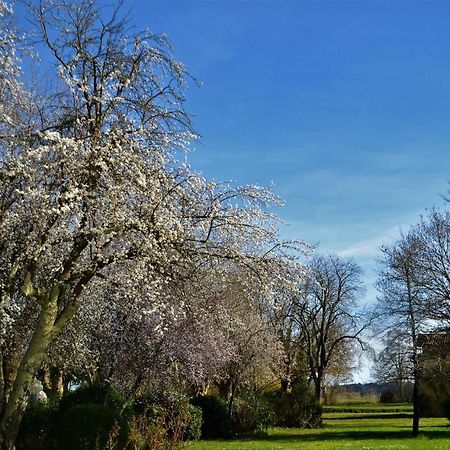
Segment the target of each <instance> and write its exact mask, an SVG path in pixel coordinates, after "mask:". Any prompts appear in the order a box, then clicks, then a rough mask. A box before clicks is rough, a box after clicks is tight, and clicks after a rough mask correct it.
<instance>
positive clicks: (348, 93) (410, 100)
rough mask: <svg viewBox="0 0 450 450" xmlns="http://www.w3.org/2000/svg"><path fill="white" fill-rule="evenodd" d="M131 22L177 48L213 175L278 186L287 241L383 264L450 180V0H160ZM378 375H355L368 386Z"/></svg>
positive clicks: (367, 265)
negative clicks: (193, 80) (385, 246)
mask: <svg viewBox="0 0 450 450" xmlns="http://www.w3.org/2000/svg"><path fill="white" fill-rule="evenodd" d="M133 16H134V17H135V18H139V22H138V24H139V25H145V26H148V27H149V28H151V29H152V30H153V31H155V32H164V33H166V34H167V35H168V37H169V38H170V39H171V41H172V42H173V44H174V45H175V49H176V51H175V55H176V57H177V58H178V59H179V60H181V61H182V62H184V63H185V64H187V66H188V68H189V70H190V71H191V72H192V73H193V74H194V75H195V76H196V77H197V78H199V79H200V80H202V81H203V83H204V84H203V86H202V87H201V88H200V89H197V88H195V87H194V88H192V89H191V90H190V91H189V92H188V103H187V108H188V110H189V111H191V112H192V113H193V114H195V126H196V128H197V130H198V131H199V132H200V133H201V135H202V139H201V142H200V143H198V144H197V145H196V148H195V150H194V152H193V153H192V154H191V155H190V156H189V159H190V161H191V164H192V166H193V168H195V169H197V170H200V171H202V172H203V174H204V175H205V176H207V177H213V178H216V179H220V180H224V179H226V180H230V179H231V180H236V181H237V182H238V183H253V182H257V183H261V184H263V185H268V184H270V183H271V182H273V183H274V184H275V191H276V192H277V193H278V194H279V195H280V196H281V197H283V198H284V200H285V201H286V206H285V207H284V208H283V209H282V210H280V211H279V214H280V215H281V217H282V218H283V219H284V220H285V221H287V222H289V223H290V224H291V225H290V226H288V227H286V228H284V229H283V234H284V235H285V236H287V237H293V238H301V239H306V240H308V241H309V242H314V243H317V242H319V243H320V245H319V250H320V251H323V252H336V253H339V254H341V255H345V256H353V257H354V258H355V259H356V260H357V261H358V262H359V263H360V264H361V266H362V268H363V270H364V272H365V280H366V283H367V295H366V298H365V301H367V302H373V301H374V300H375V296H376V292H375V289H374V288H373V282H374V280H375V272H374V266H375V264H374V257H375V256H376V254H377V251H378V248H379V246H380V245H381V244H382V243H386V242H389V241H390V240H392V239H395V238H396V237H398V235H399V232H400V229H407V228H408V227H409V225H411V224H413V223H415V222H416V221H417V220H418V219H419V216H420V214H421V213H423V212H424V210H425V208H429V207H431V206H433V205H436V206H443V205H444V202H443V200H442V198H441V197H440V194H444V193H445V192H446V191H447V187H448V186H447V183H448V179H449V176H450V173H449V167H450V27H449V26H448V24H449V21H450V2H431V1H422V2H419V1H390V2H382V1H351V2H344V1H328V2H323V1H310V2H306V1H300V0H298V1H293V0H292V1H283V0H280V1H261V0H260V1H256V0H255V1H252V0H247V1H244V0H241V1H230V0H222V1H221V0H217V1H213V0H210V1H195V0H184V1H170V0H166V1H150V2H145V1H142V2H137V3H136V7H135V13H134V14H133ZM367 377H368V370H367V369H366V370H362V371H361V372H360V373H359V374H357V375H356V377H355V379H356V380H358V381H359V380H365V379H367Z"/></svg>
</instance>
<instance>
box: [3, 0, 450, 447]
mask: <svg viewBox="0 0 450 450" xmlns="http://www.w3.org/2000/svg"><path fill="white" fill-rule="evenodd" d="M27 7H28V11H29V14H30V17H31V18H32V23H33V31H32V33H31V32H30V38H31V41H32V42H33V45H34V46H35V48H36V49H41V50H42V52H43V53H45V55H46V56H45V57H46V64H47V65H48V64H49V63H51V64H52V65H51V66H50V67H51V71H50V72H48V69H46V68H45V67H44V65H43V64H42V63H40V62H39V58H35V57H33V58H32V61H31V62H30V63H29V66H30V67H31V66H33V70H34V71H37V73H39V74H41V76H42V77H43V76H44V75H45V76H47V77H48V80H49V82H48V85H47V86H42V83H40V82H39V81H36V80H35V79H33V78H32V77H29V76H25V74H24V73H23V71H22V69H21V67H20V64H21V61H20V58H27V57H28V55H29V53H30V51H29V50H30V48H29V47H30V43H29V42H27V40H26V39H25V38H24V37H23V35H22V33H20V32H19V31H18V30H17V29H16V25H15V23H14V20H13V11H12V8H11V5H10V4H9V3H7V2H5V1H4V0H0V261H1V265H0V291H1V292H0V293H1V298H0V325H1V327H0V349H1V353H0V358H1V359H0V447H1V448H2V449H12V448H14V445H15V441H16V438H17V435H18V433H19V430H20V427H21V422H22V419H23V417H24V414H26V411H27V407H28V405H29V402H30V397H31V396H32V394H33V385H34V383H35V381H36V380H39V382H40V383H41V384H42V387H43V389H44V391H45V393H46V394H47V397H48V399H50V400H51V401H58V400H60V399H61V398H62V397H63V395H65V394H70V391H71V388H73V387H74V386H78V385H80V384H81V385H84V384H87V385H91V386H94V385H97V386H106V385H107V386H112V387H114V389H115V390H117V391H118V392H120V395H121V396H122V398H123V402H122V404H121V406H120V408H119V415H126V414H127V411H129V407H130V405H135V404H136V401H137V399H142V398H145V396H146V395H147V396H148V395H153V394H155V393H158V395H159V396H160V398H165V399H167V398H168V397H170V396H171V395H173V393H174V392H177V393H182V394H183V395H185V396H187V397H201V396H205V394H208V393H209V392H215V393H216V394H215V395H216V396H217V397H219V398H221V399H223V400H224V401H225V402H226V407H227V413H228V417H229V419H230V420H232V419H233V414H237V412H236V411H237V410H238V409H237V408H238V405H239V404H241V405H242V399H243V398H244V394H245V393H248V392H251V393H252V395H254V394H255V393H256V392H261V391H264V390H266V391H267V390H269V391H270V390H272V391H273V392H275V391H276V392H277V393H279V396H278V397H277V398H276V399H275V400H274V399H272V400H273V402H274V403H275V404H278V405H279V406H280V405H281V406H280V408H279V411H281V410H282V403H283V402H284V401H287V400H286V399H290V400H288V402H290V401H291V399H292V397H293V394H292V393H297V394H298V395H300V394H299V393H301V395H303V396H304V398H306V397H307V394H305V392H306V390H308V389H309V386H310V385H312V386H313V389H312V391H313V393H312V394H311V395H312V398H313V399H314V401H315V402H316V403H317V404H319V403H320V402H321V399H322V397H323V394H324V386H325V384H326V383H327V382H328V381H329V380H331V379H334V380H342V379H343V377H345V376H346V375H348V373H349V372H350V370H351V368H352V364H353V355H354V354H355V352H357V351H358V349H360V350H365V349H367V348H368V342H367V340H368V336H369V335H368V332H369V330H373V329H374V326H375V325H376V324H377V323H379V319H380V317H386V318H389V320H388V321H386V322H385V323H388V324H389V327H390V328H389V327H388V328H389V329H391V328H392V329H393V330H394V329H395V330H396V334H395V336H394V335H393V334H392V333H391V334H389V335H388V336H389V338H390V339H394V340H396V342H400V340H402V339H407V340H408V343H409V344H410V347H408V348H409V349H412V352H413V353H412V355H413V356H412V360H411V361H412V362H413V372H414V373H416V372H415V369H414V368H415V367H416V365H417V361H418V358H417V355H416V354H415V352H416V350H415V349H416V348H417V342H416V341H417V337H418V335H419V334H420V333H422V332H423V330H425V328H426V327H428V328H430V327H431V328H433V327H435V326H436V324H440V326H441V325H442V324H443V323H446V321H448V318H449V315H448V314H449V308H450V307H449V297H448V293H449V292H450V289H449V280H450V278H449V275H448V274H449V272H448V271H447V269H448V267H449V266H448V257H449V256H448V237H449V236H450V233H449V232H448V228H449V219H448V215H447V214H446V213H440V212H433V213H432V214H431V215H430V217H429V218H427V219H424V220H423V221H422V222H421V224H420V225H419V226H417V227H415V228H414V229H413V230H412V231H411V233H409V234H407V235H405V236H403V237H402V239H401V240H400V241H399V242H397V243H395V244H393V245H392V246H391V247H386V248H385V249H383V257H382V259H381V263H380V264H381V265H380V267H381V269H380V279H379V282H378V285H377V286H378V288H379V291H380V293H381V298H380V305H379V306H380V307H379V308H373V307H370V308H369V307H362V306H361V304H360V301H361V299H362V297H363V295H364V286H363V282H362V272H361V269H360V267H359V266H358V265H357V264H356V262H355V261H354V260H353V259H351V258H343V257H339V256H337V255H325V254H322V255H321V254H316V253H314V254H313V256H311V253H313V250H314V248H313V247H312V246H310V245H309V244H307V243H306V242H303V241H302V240H293V241H288V240H283V239H282V238H281V237H280V234H279V231H278V225H279V223H280V221H279V219H278V218H277V217H276V215H274V214H273V213H272V212H271V210H270V208H271V207H273V206H280V205H282V201H281V200H280V199H279V198H278V197H277V196H276V195H275V194H274V193H273V192H272V191H271V190H269V189H266V188H263V187H260V186H257V185H245V186H239V185H234V184H230V183H223V182H218V181H213V180H208V179H206V178H204V177H203V176H201V175H199V174H198V173H196V172H195V171H194V170H193V169H192V168H191V167H190V166H189V165H188V164H187V163H185V162H182V160H183V158H180V155H184V154H185V152H186V151H189V148H190V145H191V144H192V142H194V141H195V140H196V139H198V134H197V133H196V131H195V129H194V127H193V124H192V121H191V117H190V115H189V113H188V112H187V111H186V109H185V95H186V88H187V87H188V85H189V84H192V83H195V81H196V80H195V79H194V78H193V77H192V76H191V75H190V74H189V73H188V72H187V70H186V68H185V67H184V66H183V65H182V64H181V63H180V62H178V61H176V60H175V58H174V57H173V54H172V52H173V48H172V46H171V44H170V42H169V41H168V40H167V38H166V37H165V36H161V35H155V34H153V33H151V32H149V31H143V32H135V31H133V28H131V27H130V26H129V17H127V16H126V15H124V14H123V5H122V3H121V2H119V4H118V5H117V7H114V8H113V7H109V6H108V7H106V6H102V5H101V4H100V3H98V2H96V1H91V0H77V1H73V2H60V1H56V0H42V1H30V2H27ZM36 43H37V44H36ZM36 52H37V50H35V51H34V53H36ZM34 56H36V55H34ZM27 67H28V66H27ZM433 233H434V234H433ZM377 321H378V322H377ZM428 328H427V329H428ZM384 329H386V327H385V328H384ZM402 342H403V341H402ZM390 347H392V346H391V345H390ZM414 358H415V359H414ZM304 387H306V388H305V389H306V390H304ZM291 394H292V395H291ZM297 394H296V395H297ZM277 395H278V394H277ZM252 398H253V397H252ZM308 398H309V397H308ZM280 399H281V400H280ZM252 401H253V400H252ZM67 402H68V400H67V401H66V403H67ZM239 402H241V403H239ZM277 402H278V403H277ZM63 403H64V402H63ZM63 403H61V404H63ZM248 404H250V403H248ZM304 405H305V404H302V405H300V407H298V408H297V406H298V405H297V406H295V405H294V403H288V406H289V408H288V409H289V410H290V411H291V410H295V411H296V412H295V414H296V416H295V417H294V419H293V420H288V419H286V421H285V422H286V423H287V422H289V423H293V424H297V425H298V424H300V422H301V423H309V424H311V423H312V422H308V421H309V419H308V418H305V417H303V416H302V417H303V418H302V419H301V420H300V419H299V417H300V415H301V414H302V411H301V409H302V408H306V406H304ZM295 408H297V409H295ZM299 408H300V409H299ZM416 413H417V411H416V412H415V417H416V416H417V417H418V415H417V414H416ZM278 415H279V416H280V417H281V415H282V413H281V412H279V414H278ZM136 417H137V416H136ZM142 417H143V416H142ZM142 417H141V418H142ZM133 420H141V419H133ZM235 422H236V420H235ZM285 422H282V423H285ZM417 426H418V422H417Z"/></svg>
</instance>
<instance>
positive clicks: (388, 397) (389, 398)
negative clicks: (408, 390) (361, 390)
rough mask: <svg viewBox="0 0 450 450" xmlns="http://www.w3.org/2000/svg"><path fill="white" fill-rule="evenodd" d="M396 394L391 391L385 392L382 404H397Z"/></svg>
mask: <svg viewBox="0 0 450 450" xmlns="http://www.w3.org/2000/svg"><path fill="white" fill-rule="evenodd" d="M396 397H397V396H396V395H395V392H394V391H392V390H391V389H388V390H386V391H383V392H382V393H381V395H380V403H395V402H396V401H397V398H396Z"/></svg>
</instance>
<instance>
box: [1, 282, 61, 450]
mask: <svg viewBox="0 0 450 450" xmlns="http://www.w3.org/2000/svg"><path fill="white" fill-rule="evenodd" d="M58 296H59V287H58V286H55V287H54V288H52V290H51V292H50V294H49V296H48V300H47V302H46V303H45V305H43V306H42V308H41V311H40V315H39V321H38V324H37V326H36V329H35V331H34V334H33V337H32V338H31V341H30V344H29V346H28V349H27V351H26V353H25V355H24V357H23V359H22V361H21V363H20V365H19V368H18V370H17V374H16V378H15V380H14V385H13V387H12V390H11V393H10V395H9V397H8V400H7V402H6V404H5V408H4V411H3V414H2V417H1V421H0V449H1V450H13V449H14V443H15V441H16V438H17V433H18V432H19V427H20V423H21V421H22V417H23V414H24V412H25V409H26V407H27V403H28V397H29V391H30V385H31V383H32V381H33V377H34V374H35V373H36V371H37V369H38V368H39V366H40V364H41V363H42V360H43V358H44V356H45V353H46V351H47V349H48V346H49V344H50V339H51V335H52V331H53V329H54V323H55V319H56V314H57V300H58Z"/></svg>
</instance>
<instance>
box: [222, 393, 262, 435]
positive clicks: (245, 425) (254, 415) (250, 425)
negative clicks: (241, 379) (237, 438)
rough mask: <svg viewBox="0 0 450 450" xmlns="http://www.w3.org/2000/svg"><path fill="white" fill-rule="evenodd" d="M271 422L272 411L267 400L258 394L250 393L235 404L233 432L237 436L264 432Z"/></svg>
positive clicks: (232, 419)
mask: <svg viewBox="0 0 450 450" xmlns="http://www.w3.org/2000/svg"><path fill="white" fill-rule="evenodd" d="M270 422H271V409H270V405H269V402H268V401H267V398H265V397H264V396H263V395H261V394H260V393H258V392H254V391H248V392H244V393H243V394H241V395H240V396H239V397H238V398H236V399H235V400H234V402H233V408H232V411H231V430H232V433H233V434H235V435H249V434H254V433H255V432H264V431H265V430H266V429H267V427H268V426H269V425H270Z"/></svg>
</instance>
